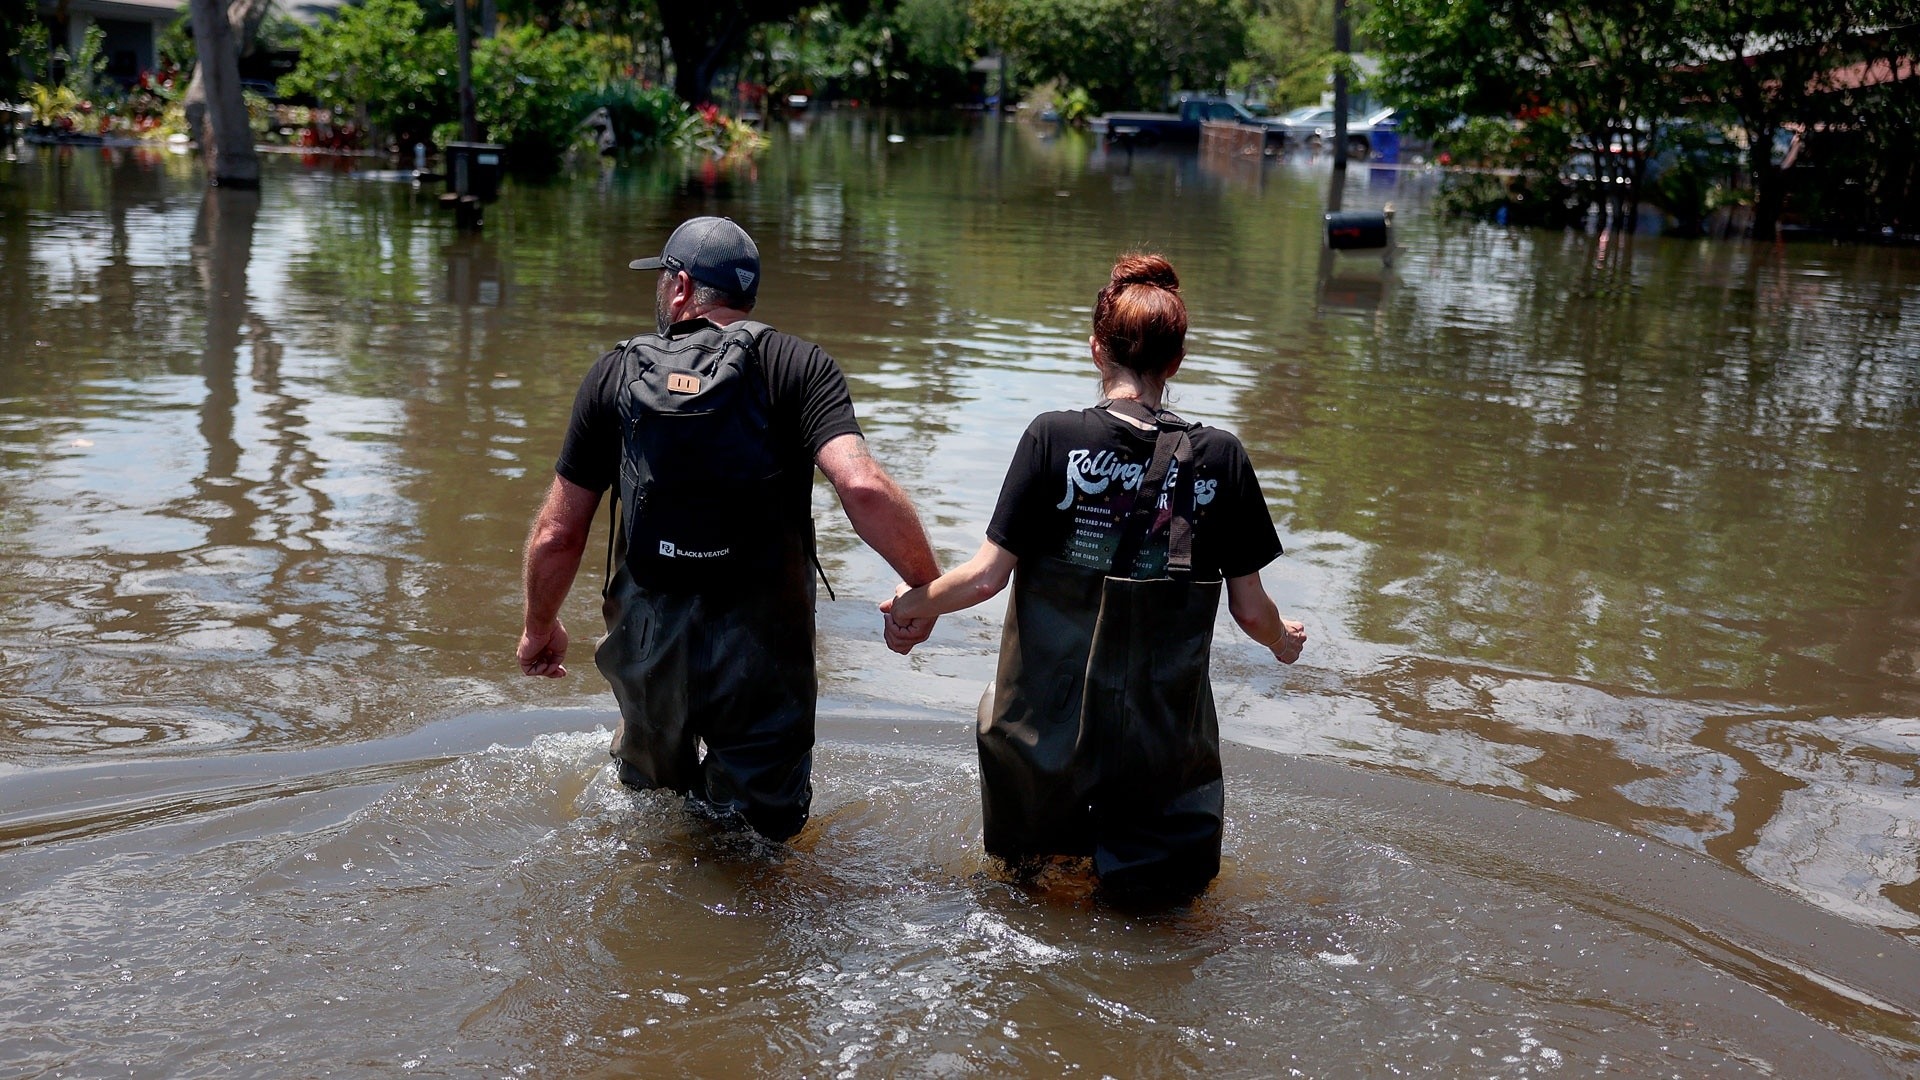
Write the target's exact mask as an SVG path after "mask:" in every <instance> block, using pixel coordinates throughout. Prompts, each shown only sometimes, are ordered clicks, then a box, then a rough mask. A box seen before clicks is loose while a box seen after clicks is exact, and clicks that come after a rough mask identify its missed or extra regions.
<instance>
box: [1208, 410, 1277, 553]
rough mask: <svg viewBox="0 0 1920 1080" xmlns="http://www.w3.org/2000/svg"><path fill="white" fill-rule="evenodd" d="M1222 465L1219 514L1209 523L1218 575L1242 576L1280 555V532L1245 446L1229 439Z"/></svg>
mask: <svg viewBox="0 0 1920 1080" xmlns="http://www.w3.org/2000/svg"><path fill="white" fill-rule="evenodd" d="M1230 449H1231V453H1229V454H1228V455H1227V461H1226V468H1225V470H1224V475H1223V476H1222V477H1221V480H1220V487H1221V491H1220V493H1219V496H1218V497H1219V499H1220V510H1221V511H1222V513H1221V514H1220V516H1219V517H1218V518H1216V519H1214V520H1213V521H1211V522H1209V525H1212V526H1214V527H1215V528H1216V529H1217V530H1218V531H1217V532H1215V533H1214V537H1213V538H1214V539H1215V540H1217V541H1218V544H1217V546H1216V547H1215V548H1214V550H1215V551H1217V552H1219V560H1218V561H1219V564H1220V576H1221V577H1230V578H1234V577H1245V576H1246V575H1248V574H1257V573H1259V572H1260V568H1261V567H1263V566H1265V565H1267V564H1268V563H1270V562H1272V561H1273V560H1275V559H1277V558H1279V557H1280V555H1281V550H1280V533H1279V531H1278V530H1276V529H1275V528H1274V527H1273V511H1271V510H1269V509H1267V497H1266V495H1265V494H1264V493H1263V492H1262V491H1261V490H1260V477H1259V476H1257V475H1256V474H1255V473H1254V471H1253V462H1252V461H1251V460H1249V459H1248V458H1247V451H1246V448H1245V447H1243V446H1241V445H1240V441H1239V440H1238V439H1235V440H1234V441H1233V444H1232V447H1231V448H1230Z"/></svg>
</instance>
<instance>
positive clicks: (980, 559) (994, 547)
mask: <svg viewBox="0 0 1920 1080" xmlns="http://www.w3.org/2000/svg"><path fill="white" fill-rule="evenodd" d="M1019 561H1020V558H1019V556H1017V555H1015V554H1014V553H1013V552H1011V551H1008V550H1007V549H1006V548H1003V547H1001V546H1000V545H999V544H996V543H994V542H993V541H991V540H988V541H985V542H983V543H982V544H981V545H980V551H979V552H978V553H977V554H975V555H974V557H973V558H971V559H968V560H967V561H966V562H964V563H961V564H960V565H959V566H956V567H954V568H953V569H951V570H949V571H947V572H946V573H944V574H942V575H940V576H939V577H937V578H935V579H934V580H933V581H931V582H929V583H928V584H925V585H922V586H920V587H919V588H917V589H909V588H907V587H906V586H905V585H902V586H900V588H901V591H900V592H897V593H895V594H894V596H893V599H891V600H888V601H886V602H885V603H882V604H881V605H880V610H881V611H884V612H886V613H887V614H888V615H889V616H891V617H892V618H893V619H894V620H895V621H898V622H909V621H911V620H914V619H926V618H931V617H933V616H936V615H945V614H946V613H948V612H949V611H959V610H960V609H961V608H969V607H972V606H973V605H975V604H978V603H980V602H981V601H982V600H991V599H993V598H994V597H995V596H997V595H999V593H1000V590H1001V589H1004V588H1006V587H1007V580H1008V579H1009V578H1011V577H1012V576H1013V568H1014V566H1015V565H1016V564H1018V563H1019Z"/></svg>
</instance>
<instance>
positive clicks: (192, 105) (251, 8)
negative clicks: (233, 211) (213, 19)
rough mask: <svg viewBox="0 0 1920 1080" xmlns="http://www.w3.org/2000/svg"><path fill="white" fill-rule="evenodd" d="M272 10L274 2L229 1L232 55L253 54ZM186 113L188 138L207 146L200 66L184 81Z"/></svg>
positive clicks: (255, 0)
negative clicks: (255, 39) (254, 43)
mask: <svg viewBox="0 0 1920 1080" xmlns="http://www.w3.org/2000/svg"><path fill="white" fill-rule="evenodd" d="M272 9H273V0H232V2H231V3H229V4H228V5H227V22H228V23H230V24H231V25H232V26H233V36H234V53H233V54H234V55H235V56H236V57H238V56H245V55H247V54H248V53H249V52H252V51H253V39H254V36H255V35H256V34H258V33H259V32H260V24H261V23H263V22H265V21H266V18H267V12H268V11H271V10H272ZM181 104H182V106H183V107H184V108H185V109H186V113H187V134H188V135H190V136H192V137H193V141H194V142H197V143H199V144H200V145H202V146H205V145H206V144H207V132H206V122H207V84H206V80H204V79H202V78H201V77H200V64H199V62H198V61H195V62H194V65H193V77H192V78H190V79H188V80H187V96H186V97H185V98H183V99H182V100H181Z"/></svg>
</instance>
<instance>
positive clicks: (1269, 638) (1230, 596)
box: [935, 574, 1307, 664]
mask: <svg viewBox="0 0 1920 1080" xmlns="http://www.w3.org/2000/svg"><path fill="white" fill-rule="evenodd" d="M935 584H939V583H938V582H935ZM1227 611H1228V612H1229V613H1230V614H1232V615H1233V621H1234V622H1236V623H1239V624H1240V629H1241V630H1243V631H1245V632H1246V635H1247V636H1248V637H1250V638H1252V639H1253V640H1255V641H1257V642H1259V643H1260V644H1262V645H1264V646H1266V647H1267V648H1269V649H1272V650H1273V658H1274V659H1275V660H1278V661H1280V662H1281V663H1283V664H1291V663H1293V662H1294V661H1295V660H1298V659H1300V650H1301V649H1302V648H1305V647H1306V644H1307V628H1306V626H1305V625H1303V624H1301V623H1297V622H1294V621H1293V620H1292V619H1283V618H1281V617H1280V609H1279V608H1277V607H1274V606H1273V598H1272V597H1269V596H1268V595H1267V587H1266V586H1265V585H1263V584H1261V582H1260V575H1259V574H1247V575H1245V576H1243V577H1235V578H1228V579H1227Z"/></svg>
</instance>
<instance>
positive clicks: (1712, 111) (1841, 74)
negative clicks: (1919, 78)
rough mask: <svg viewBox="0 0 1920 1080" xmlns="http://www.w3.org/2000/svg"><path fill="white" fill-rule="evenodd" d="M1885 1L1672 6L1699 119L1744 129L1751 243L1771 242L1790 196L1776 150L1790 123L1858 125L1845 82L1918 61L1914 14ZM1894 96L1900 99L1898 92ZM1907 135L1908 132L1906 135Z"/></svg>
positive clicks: (1686, 87) (1682, 76) (1685, 90)
mask: <svg viewBox="0 0 1920 1080" xmlns="http://www.w3.org/2000/svg"><path fill="white" fill-rule="evenodd" d="M1897 6H1898V5H1896V4H1893V3H1888V2H1886V0H1689V2H1686V3H1682V4H1680V5H1679V6H1678V7H1677V9H1676V16H1677V20H1678V22H1679V24H1680V36H1681V38H1682V40H1684V41H1685V42H1686V43H1687V45H1688V47H1689V49H1690V51H1691V53H1692V55H1691V56H1690V57H1689V58H1688V61H1689V62H1688V64H1687V65H1686V66H1685V68H1684V69H1682V71H1681V73H1679V75H1678V79H1679V82H1680V87H1681V90H1682V94H1683V97H1684V100H1686V101H1687V102H1689V103H1690V106H1689V107H1690V109H1691V111H1692V112H1693V113H1695V114H1696V115H1697V116H1698V117H1699V118H1701V119H1703V120H1708V121H1718V122H1723V123H1725V124H1727V125H1728V126H1730V127H1733V128H1736V129H1738V131H1739V132H1740V134H1741V136H1742V138H1741V141H1742V142H1743V143H1744V144H1745V146H1746V151H1747V152H1746V159H1747V160H1746V166H1747V174H1748V177H1749V181H1750V182H1751V183H1752V185H1753V189H1754V213H1753V229H1752V232H1753V236H1754V237H1755V238H1756V239H1771V238H1772V237H1773V236H1774V234H1775V231H1776V226H1777V224H1778V222H1779V219H1780V212H1781V209H1782V206H1783V205H1784V203H1785V201H1786V195H1787V181H1788V177H1787V171H1786V163H1785V161H1784V160H1783V158H1784V155H1779V154H1778V153H1777V149H1776V143H1777V141H1778V139H1779V136H1780V135H1781V134H1782V132H1784V131H1786V130H1787V129H1788V128H1789V126H1799V127H1806V126H1810V125H1826V124H1841V125H1848V124H1856V123H1860V122H1861V121H1862V120H1866V121H1867V124H1868V126H1879V125H1878V124H1875V123H1874V122H1873V121H1872V120H1871V119H1870V118H1868V117H1864V116H1862V115H1861V110H1860V109H1858V108H1856V104H1857V103H1865V102H1878V101H1880V100H1882V99H1886V100H1892V99H1893V97H1895V96H1889V95H1878V96H1875V95H1855V94H1854V93H1853V92H1852V91H1853V89H1854V88H1853V87H1851V86H1849V85H1848V80H1849V77H1850V76H1851V75H1852V74H1853V73H1855V72H1857V71H1860V70H1863V69H1865V68H1867V67H1869V66H1871V65H1873V64H1876V63H1878V64H1898V63H1899V62H1901V61H1902V60H1903V59H1904V60H1905V61H1906V62H1907V63H1911V62H1912V58H1913V55H1914V54H1913V45H1914V42H1913V41H1912V40H1911V38H1912V26H1911V24H1912V23H1913V17H1912V14H1911V11H1910V10H1909V11H1908V12H1907V13H1906V14H1905V16H1904V17H1902V13H1901V12H1899V11H1898V10H1896V7H1897ZM1896 96H1897V95H1896ZM1907 130H1908V131H1909V132H1910V131H1911V129H1910V128H1909V129H1907Z"/></svg>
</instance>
